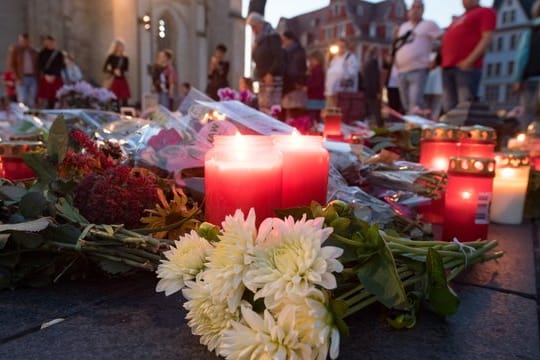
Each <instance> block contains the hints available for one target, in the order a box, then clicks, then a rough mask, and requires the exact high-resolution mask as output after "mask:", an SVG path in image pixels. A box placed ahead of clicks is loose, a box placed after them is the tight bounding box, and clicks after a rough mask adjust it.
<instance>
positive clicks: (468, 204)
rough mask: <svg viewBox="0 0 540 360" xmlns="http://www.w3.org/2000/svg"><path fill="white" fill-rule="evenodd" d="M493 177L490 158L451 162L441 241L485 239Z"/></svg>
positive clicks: (463, 159) (464, 159)
mask: <svg viewBox="0 0 540 360" xmlns="http://www.w3.org/2000/svg"><path fill="white" fill-rule="evenodd" d="M494 176H495V160H493V159H482V158H452V159H450V163H449V166H448V186H447V188H446V200H445V207H444V226H443V240H445V241H452V240H453V239H454V238H457V239H458V240H459V241H475V240H478V239H485V238H486V237H487V233H488V226H489V204H490V201H491V197H492V191H493V177H494Z"/></svg>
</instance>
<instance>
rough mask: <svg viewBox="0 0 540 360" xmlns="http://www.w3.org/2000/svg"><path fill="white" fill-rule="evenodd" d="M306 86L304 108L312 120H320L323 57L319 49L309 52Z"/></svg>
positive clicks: (322, 104) (322, 99) (323, 103)
mask: <svg viewBox="0 0 540 360" xmlns="http://www.w3.org/2000/svg"><path fill="white" fill-rule="evenodd" d="M306 88H307V104H306V108H307V110H308V111H309V112H310V114H311V117H312V119H313V120H314V121H316V122H321V121H322V119H321V110H322V109H324V107H325V98H324V57H323V55H322V54H321V53H320V52H319V51H314V52H312V53H311V54H309V57H308V75H307V80H306Z"/></svg>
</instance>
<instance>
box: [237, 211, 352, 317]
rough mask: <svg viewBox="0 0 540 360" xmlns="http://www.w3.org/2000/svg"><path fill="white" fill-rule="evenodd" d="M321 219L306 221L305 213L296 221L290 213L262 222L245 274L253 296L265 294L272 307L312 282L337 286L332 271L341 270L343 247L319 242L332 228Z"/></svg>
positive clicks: (305, 291)
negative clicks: (281, 217)
mask: <svg viewBox="0 0 540 360" xmlns="http://www.w3.org/2000/svg"><path fill="white" fill-rule="evenodd" d="M323 223H324V219H323V218H317V219H314V220H307V221H306V217H305V216H304V217H303V218H302V220H300V221H297V222H295V221H294V220H293V218H292V217H289V218H287V219H285V221H283V220H280V219H270V220H268V221H266V222H264V223H263V224H261V228H260V231H259V237H258V238H257V243H258V247H257V248H256V249H254V251H253V255H250V263H251V264H250V265H249V269H248V271H247V272H246V275H245V276H244V283H245V285H246V287H247V288H249V289H250V290H251V291H253V292H254V293H255V299H259V298H264V301H265V305H266V306H267V307H268V308H270V309H271V308H273V307H275V306H277V305H278V304H279V301H280V299H283V298H285V297H287V296H293V297H303V296H306V295H307V294H308V293H309V291H310V290H311V289H312V288H313V286H314V285H318V286H321V287H323V288H325V289H334V288H336V286H337V282H336V278H335V276H334V275H333V274H332V273H333V272H341V271H342V270H343V265H342V264H341V263H340V262H339V261H338V260H337V258H338V257H340V256H341V254H342V253H343V249H341V248H338V247H334V246H326V247H322V246H321V245H322V243H323V242H324V241H325V240H326V239H327V238H328V236H329V235H330V234H331V232H332V228H324V229H323V228H322V226H323Z"/></svg>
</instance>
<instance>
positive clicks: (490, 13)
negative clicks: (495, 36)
mask: <svg viewBox="0 0 540 360" xmlns="http://www.w3.org/2000/svg"><path fill="white" fill-rule="evenodd" d="M463 7H464V8H465V13H464V14H463V15H462V16H460V17H458V18H457V19H455V20H454V21H453V22H452V24H451V25H450V26H449V27H448V30H446V33H445V34H444V36H443V39H442V47H441V55H442V68H443V89H444V91H443V104H444V110H445V111H449V110H451V109H453V108H454V107H455V106H456V105H457V104H458V103H460V102H463V101H470V100H474V99H475V98H476V96H477V92H478V85H479V83H480V79H481V76H482V65H483V58H484V53H485V52H486V49H487V48H488V46H489V43H490V42H491V37H492V33H493V30H494V29H495V26H496V23H497V14H496V13H495V11H494V10H493V9H491V8H486V7H481V6H480V5H479V0H463Z"/></svg>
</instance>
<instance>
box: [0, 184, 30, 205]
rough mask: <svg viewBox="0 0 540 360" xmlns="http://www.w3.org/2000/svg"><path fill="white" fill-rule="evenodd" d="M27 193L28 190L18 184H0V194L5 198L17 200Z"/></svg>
mask: <svg viewBox="0 0 540 360" xmlns="http://www.w3.org/2000/svg"><path fill="white" fill-rule="evenodd" d="M27 193H28V190H26V189H25V188H23V187H20V186H9V185H6V186H0V196H1V197H2V198H4V199H7V200H12V201H16V202H19V201H20V200H21V198H22V197H23V196H24V195H26V194H27Z"/></svg>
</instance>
